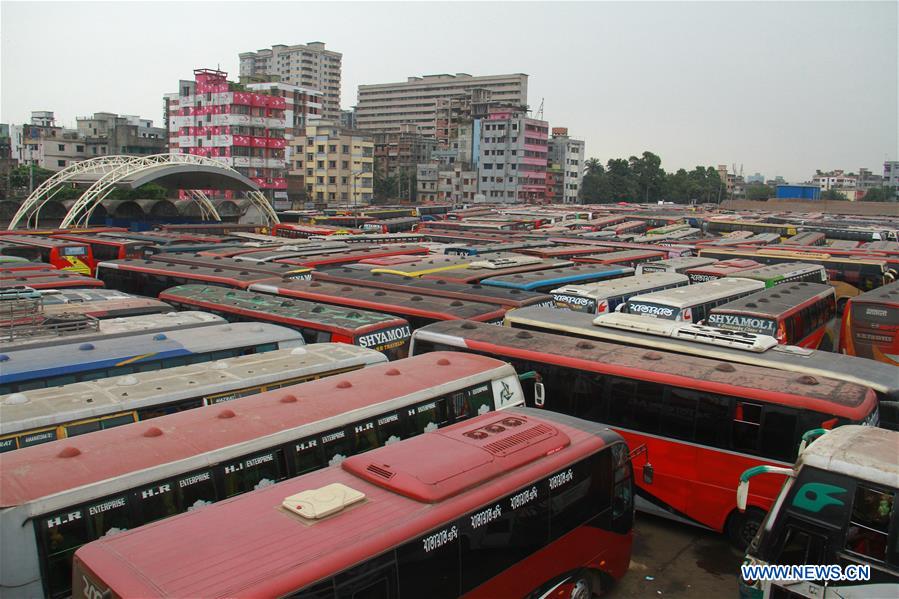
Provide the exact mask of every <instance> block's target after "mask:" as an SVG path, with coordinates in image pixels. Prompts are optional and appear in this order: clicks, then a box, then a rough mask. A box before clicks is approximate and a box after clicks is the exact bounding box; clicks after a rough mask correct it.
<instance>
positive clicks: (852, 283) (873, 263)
mask: <svg viewBox="0 0 899 599" xmlns="http://www.w3.org/2000/svg"><path fill="white" fill-rule="evenodd" d="M699 254H700V255H701V256H706V257H708V258H717V259H718V260H727V259H730V258H743V259H748V260H756V261H758V262H761V263H762V264H781V263H783V262H804V263H806V264H819V265H821V266H823V267H824V270H825V271H827V278H828V279H829V280H830V281H831V284H833V286H834V287H835V288H836V291H837V300H838V301H845V300H847V299H849V298H850V297H854V296H856V295H858V294H859V293H862V292H865V291H869V290H871V289H875V288H877V287H880V286H882V285H886V284H887V283H891V282H892V281H894V280H895V275H894V274H893V273H892V272H890V271H889V270H888V268H887V264H886V262H885V261H884V260H880V259H876V258H858V257H850V256H846V257H838V256H831V255H830V254H827V253H824V252H822V253H817V252H783V251H777V250H761V249H760V250H746V249H731V248H727V249H725V248H720V249H718V248H716V249H709V248H702V249H700V250H699Z"/></svg>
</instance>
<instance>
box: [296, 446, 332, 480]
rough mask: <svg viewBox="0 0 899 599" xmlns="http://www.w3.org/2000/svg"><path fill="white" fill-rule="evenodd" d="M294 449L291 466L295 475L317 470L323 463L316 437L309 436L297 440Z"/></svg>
mask: <svg viewBox="0 0 899 599" xmlns="http://www.w3.org/2000/svg"><path fill="white" fill-rule="evenodd" d="M294 451H295V453H294V457H293V467H294V470H295V471H296V474H297V475H300V474H303V473H305V472H312V471H313V470H318V469H319V468H321V467H322V466H323V465H324V463H325V461H324V460H323V459H322V453H321V446H320V444H319V442H318V440H317V439H312V438H309V439H303V440H302V441H297V442H296V443H295V444H294Z"/></svg>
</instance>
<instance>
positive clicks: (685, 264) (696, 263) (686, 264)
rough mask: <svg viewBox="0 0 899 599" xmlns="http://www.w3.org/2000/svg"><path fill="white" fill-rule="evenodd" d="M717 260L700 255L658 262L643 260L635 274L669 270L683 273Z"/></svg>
mask: <svg viewBox="0 0 899 599" xmlns="http://www.w3.org/2000/svg"><path fill="white" fill-rule="evenodd" d="M715 262H717V260H715V259H714V258H702V257H700V256H681V257H680V258H668V259H667V260H659V261H658V262H644V263H642V264H638V265H637V274H638V275H645V274H649V273H651V272H670V273H678V274H685V273H686V272H687V271H688V270H689V269H691V268H698V267H700V266H708V265H709V264H713V263H715Z"/></svg>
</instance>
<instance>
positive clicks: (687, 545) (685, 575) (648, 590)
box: [606, 512, 743, 599]
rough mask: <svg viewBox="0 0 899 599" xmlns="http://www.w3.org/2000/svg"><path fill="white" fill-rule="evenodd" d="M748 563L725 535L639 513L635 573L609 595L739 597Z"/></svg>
mask: <svg viewBox="0 0 899 599" xmlns="http://www.w3.org/2000/svg"><path fill="white" fill-rule="evenodd" d="M742 561H743V556H742V554H741V553H740V552H738V551H737V550H736V549H734V548H733V547H731V545H730V543H728V541H727V539H726V538H725V537H724V536H723V535H718V534H715V533H712V532H709V531H706V530H701V529H698V528H692V527H689V526H685V525H682V524H678V523H676V522H671V521H669V520H665V519H663V518H658V517H656V516H650V515H647V514H642V513H639V512H638V513H637V522H636V524H635V526H634V551H633V556H632V558H631V567H630V571H629V572H628V573H627V575H625V577H624V578H623V579H621V581H620V582H619V583H618V584H617V585H616V586H615V588H613V589H610V591H609V592H608V593H606V597H610V598H612V599H630V598H638V597H639V598H640V599H643V598H652V597H655V598H676V597H703V598H705V597H709V598H716V599H717V598H718V597H722V598H730V599H735V598H736V596H737V573H738V572H739V568H740V564H741V563H742ZM647 577H649V578H651V580H650V579H648V578H647Z"/></svg>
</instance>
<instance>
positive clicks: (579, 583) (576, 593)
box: [569, 571, 598, 599]
mask: <svg viewBox="0 0 899 599" xmlns="http://www.w3.org/2000/svg"><path fill="white" fill-rule="evenodd" d="M594 589H596V587H595V585H594V584H593V577H592V576H590V573H589V572H586V571H583V572H580V573H579V574H578V575H577V576H575V577H574V582H573V583H572V585H571V594H570V595H569V597H570V598H571V599H592V598H593V591H594ZM596 590H598V589H596Z"/></svg>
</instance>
